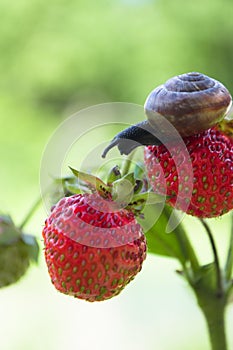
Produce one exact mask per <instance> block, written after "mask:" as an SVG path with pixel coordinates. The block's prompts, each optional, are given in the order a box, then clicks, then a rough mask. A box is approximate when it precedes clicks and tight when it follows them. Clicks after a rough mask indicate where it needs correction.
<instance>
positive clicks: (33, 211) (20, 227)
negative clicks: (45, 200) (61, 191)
mask: <svg viewBox="0 0 233 350" xmlns="http://www.w3.org/2000/svg"><path fill="white" fill-rule="evenodd" d="M41 202H42V197H41V196H39V198H38V199H37V200H36V201H35V203H34V204H33V206H32V207H31V208H30V210H29V212H28V213H27V214H26V216H25V218H24V219H23V221H22V222H21V224H20V225H19V229H20V230H22V229H23V228H24V226H25V225H26V224H27V223H28V221H29V220H30V219H31V217H32V216H33V214H34V213H35V211H36V210H37V209H38V207H39V205H40V204H41Z"/></svg>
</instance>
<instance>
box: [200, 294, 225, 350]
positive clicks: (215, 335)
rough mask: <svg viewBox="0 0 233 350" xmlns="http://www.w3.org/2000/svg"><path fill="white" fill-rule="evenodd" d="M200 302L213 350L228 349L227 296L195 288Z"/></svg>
mask: <svg viewBox="0 0 233 350" xmlns="http://www.w3.org/2000/svg"><path fill="white" fill-rule="evenodd" d="M195 293H196V296H197V299H198V304H199V306H200V308H201V310H202V312H203V314H204V316H205V319H206V323H207V327H208V332H209V338H210V343H211V349H212V350H227V340H226V332H225V318H224V316H225V308H226V300H225V297H221V298H220V297H218V296H217V295H210V293H208V292H205V291H202V290H195Z"/></svg>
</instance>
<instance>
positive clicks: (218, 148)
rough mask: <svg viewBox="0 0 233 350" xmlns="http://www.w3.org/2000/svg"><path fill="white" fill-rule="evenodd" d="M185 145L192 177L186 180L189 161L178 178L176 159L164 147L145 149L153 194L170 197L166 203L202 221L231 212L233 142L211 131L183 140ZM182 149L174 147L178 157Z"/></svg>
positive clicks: (173, 150) (232, 201)
mask: <svg viewBox="0 0 233 350" xmlns="http://www.w3.org/2000/svg"><path fill="white" fill-rule="evenodd" d="M184 143H185V145H186V147H187V150H188V153H189V157H190V159H191V165H192V170H193V177H192V176H190V174H189V175H188V176H187V164H188V160H187V158H185V159H181V160H180V163H179V170H180V174H181V176H180V177H178V173H177V167H176V166H175V162H174V159H173V157H172V156H171V154H170V153H169V151H168V150H167V149H166V148H165V146H163V145H161V146H148V147H146V148H145V153H144V155H145V158H144V160H145V165H146V168H147V172H148V177H149V181H150V183H151V185H152V188H153V190H154V191H155V192H158V193H163V194H167V196H170V198H168V199H167V202H168V203H169V204H170V205H171V206H176V208H177V209H180V210H183V211H186V212H187V214H191V215H193V216H197V217H200V218H211V217H216V216H220V215H223V214H225V213H227V212H228V211H230V210H232V209H233V139H232V138H230V137H228V136H227V135H225V134H224V133H223V132H221V131H219V130H216V129H215V128H212V129H209V130H207V131H205V132H203V133H200V134H196V135H193V136H190V137H186V138H184ZM180 149H181V148H180V146H179V145H172V146H171V150H172V152H176V154H177V155H178V156H179V152H180ZM177 193H179V196H180V199H179V201H178V203H177V202H176V201H177ZM189 201H190V203H189ZM187 203H189V205H188V206H187Z"/></svg>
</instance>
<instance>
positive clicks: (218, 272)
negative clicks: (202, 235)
mask: <svg viewBox="0 0 233 350" xmlns="http://www.w3.org/2000/svg"><path fill="white" fill-rule="evenodd" d="M200 221H201V223H202V225H203V226H204V228H205V230H206V233H207V235H208V237H209V240H210V244H211V248H212V251H213V255H214V264H215V269H216V277H217V295H218V296H219V297H221V296H223V294H224V290H223V284H222V274H221V269H220V264H219V257H218V252H217V248H216V245H215V242H214V237H213V235H212V232H211V229H210V227H209V225H208V224H207V223H206V221H205V220H203V219H200Z"/></svg>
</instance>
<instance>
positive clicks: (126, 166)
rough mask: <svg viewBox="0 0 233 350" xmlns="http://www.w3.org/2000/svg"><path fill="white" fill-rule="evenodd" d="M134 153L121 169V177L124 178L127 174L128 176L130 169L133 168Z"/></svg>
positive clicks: (126, 159) (125, 160)
mask: <svg viewBox="0 0 233 350" xmlns="http://www.w3.org/2000/svg"><path fill="white" fill-rule="evenodd" d="M134 153H135V152H134V151H133V152H131V153H130V155H128V156H127V157H126V158H125V159H124V161H123V163H122V168H121V175H122V177H123V176H124V175H126V174H128V172H129V169H130V166H131V162H132V159H133V156H134Z"/></svg>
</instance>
